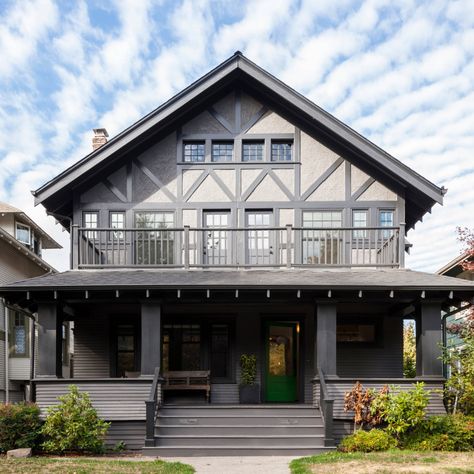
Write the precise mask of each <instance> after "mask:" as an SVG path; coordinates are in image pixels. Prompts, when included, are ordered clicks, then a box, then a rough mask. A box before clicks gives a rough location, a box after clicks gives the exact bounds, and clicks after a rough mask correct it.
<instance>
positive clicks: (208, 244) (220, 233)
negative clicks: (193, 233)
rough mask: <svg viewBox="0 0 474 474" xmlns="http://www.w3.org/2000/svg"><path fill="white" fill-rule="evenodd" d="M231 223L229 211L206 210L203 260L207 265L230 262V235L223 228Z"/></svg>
mask: <svg viewBox="0 0 474 474" xmlns="http://www.w3.org/2000/svg"><path fill="white" fill-rule="evenodd" d="M229 223H230V212H229V211H224V212H222V211H217V212H214V211H212V212H211V211H205V212H204V227H205V228H206V232H205V244H204V245H205V247H204V255H203V257H204V258H203V261H204V263H205V264H206V265H225V264H228V263H230V248H229V247H230V245H229V244H230V239H229V237H230V235H229V232H228V231H226V230H222V228H225V227H228V226H229Z"/></svg>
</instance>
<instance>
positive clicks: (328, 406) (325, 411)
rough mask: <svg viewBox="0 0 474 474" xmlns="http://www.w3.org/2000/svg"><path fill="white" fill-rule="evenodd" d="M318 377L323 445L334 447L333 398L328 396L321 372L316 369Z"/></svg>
mask: <svg viewBox="0 0 474 474" xmlns="http://www.w3.org/2000/svg"><path fill="white" fill-rule="evenodd" d="M318 377H319V409H320V410H321V415H322V417H323V421H324V445H325V446H334V427H333V423H334V422H333V418H334V414H333V411H334V398H331V397H330V396H329V391H328V389H327V386H326V380H325V379H324V373H323V371H322V370H321V369H320V368H318Z"/></svg>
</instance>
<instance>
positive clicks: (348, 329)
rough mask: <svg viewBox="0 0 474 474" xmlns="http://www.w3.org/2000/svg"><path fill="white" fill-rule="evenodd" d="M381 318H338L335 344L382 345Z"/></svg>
mask: <svg viewBox="0 0 474 474" xmlns="http://www.w3.org/2000/svg"><path fill="white" fill-rule="evenodd" d="M381 325H382V320H381V318H379V319H377V318H372V317H371V318H368V317H358V316H355V315H354V316H351V317H348V316H347V317H342V318H339V317H338V321H337V328H336V339H337V342H342V343H355V344H364V345H376V344H381V343H382V326H381Z"/></svg>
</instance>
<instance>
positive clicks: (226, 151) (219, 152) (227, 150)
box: [211, 142, 234, 161]
mask: <svg viewBox="0 0 474 474" xmlns="http://www.w3.org/2000/svg"><path fill="white" fill-rule="evenodd" d="M233 156H234V144H233V142H213V143H212V155H211V159H212V161H232V158H233Z"/></svg>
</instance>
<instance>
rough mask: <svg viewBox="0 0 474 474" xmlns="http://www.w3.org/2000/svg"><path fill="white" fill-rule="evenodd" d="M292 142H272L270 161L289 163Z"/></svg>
mask: <svg viewBox="0 0 474 474" xmlns="http://www.w3.org/2000/svg"><path fill="white" fill-rule="evenodd" d="M292 148H293V143H292V142H272V161H291V160H292V151H291V150H292Z"/></svg>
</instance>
